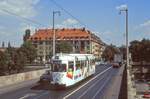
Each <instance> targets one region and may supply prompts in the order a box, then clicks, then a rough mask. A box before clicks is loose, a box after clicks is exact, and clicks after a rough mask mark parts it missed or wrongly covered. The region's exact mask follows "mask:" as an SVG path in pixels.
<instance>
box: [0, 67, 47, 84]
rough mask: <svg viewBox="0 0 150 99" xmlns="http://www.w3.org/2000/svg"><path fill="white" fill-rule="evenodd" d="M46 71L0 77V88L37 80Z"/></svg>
mask: <svg viewBox="0 0 150 99" xmlns="http://www.w3.org/2000/svg"><path fill="white" fill-rule="evenodd" d="M46 70H47V69H42V70H36V71H30V72H25V73H18V74H13V75H8V76H0V87H4V86H8V85H11V84H15V83H19V82H23V81H27V80H32V79H36V78H39V77H40V76H41V75H42V74H43V73H44V72H45V71H46Z"/></svg>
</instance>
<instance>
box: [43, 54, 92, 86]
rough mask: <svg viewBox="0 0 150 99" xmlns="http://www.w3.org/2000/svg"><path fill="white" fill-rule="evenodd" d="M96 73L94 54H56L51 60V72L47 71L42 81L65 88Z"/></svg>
mask: <svg viewBox="0 0 150 99" xmlns="http://www.w3.org/2000/svg"><path fill="white" fill-rule="evenodd" d="M94 73H95V57H94V56H93V55H92V54H56V55H55V56H53V57H52V60H51V71H50V72H49V71H47V73H45V74H44V75H45V76H41V80H44V79H46V80H48V81H49V82H50V84H54V85H62V86H65V87H68V86H71V85H74V84H76V83H77V82H79V81H81V80H83V79H85V78H87V77H88V76H91V75H92V74H94Z"/></svg>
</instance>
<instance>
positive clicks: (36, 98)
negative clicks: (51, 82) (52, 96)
mask: <svg viewBox="0 0 150 99" xmlns="http://www.w3.org/2000/svg"><path fill="white" fill-rule="evenodd" d="M48 93H49V91H47V92H44V93H41V94H40V95H39V96H37V97H34V98H33V99H39V98H40V97H42V96H44V95H46V94H48Z"/></svg>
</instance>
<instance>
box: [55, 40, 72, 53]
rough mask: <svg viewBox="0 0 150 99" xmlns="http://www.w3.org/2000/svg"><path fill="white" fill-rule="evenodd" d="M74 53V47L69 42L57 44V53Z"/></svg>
mask: <svg viewBox="0 0 150 99" xmlns="http://www.w3.org/2000/svg"><path fill="white" fill-rule="evenodd" d="M70 52H72V45H71V43H69V42H67V41H62V42H59V43H57V44H56V53H70Z"/></svg>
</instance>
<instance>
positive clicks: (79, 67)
mask: <svg viewBox="0 0 150 99" xmlns="http://www.w3.org/2000/svg"><path fill="white" fill-rule="evenodd" d="M78 69H81V64H80V61H76V70H78Z"/></svg>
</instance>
